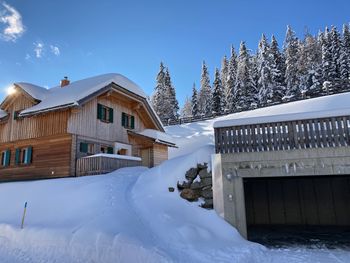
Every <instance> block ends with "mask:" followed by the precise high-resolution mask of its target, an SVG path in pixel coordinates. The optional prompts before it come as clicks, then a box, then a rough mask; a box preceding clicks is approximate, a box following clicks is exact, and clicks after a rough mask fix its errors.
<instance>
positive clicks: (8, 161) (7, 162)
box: [5, 150, 11, 166]
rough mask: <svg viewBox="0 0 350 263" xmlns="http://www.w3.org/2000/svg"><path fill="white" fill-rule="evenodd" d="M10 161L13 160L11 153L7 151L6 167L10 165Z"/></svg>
mask: <svg viewBox="0 0 350 263" xmlns="http://www.w3.org/2000/svg"><path fill="white" fill-rule="evenodd" d="M10 160H11V151H10V150H6V152H5V166H9V165H10Z"/></svg>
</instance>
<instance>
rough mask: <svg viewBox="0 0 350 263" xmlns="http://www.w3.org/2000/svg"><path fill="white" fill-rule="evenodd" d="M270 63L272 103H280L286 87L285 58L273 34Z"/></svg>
mask: <svg viewBox="0 0 350 263" xmlns="http://www.w3.org/2000/svg"><path fill="white" fill-rule="evenodd" d="M270 63H271V66H270V68H271V80H272V98H270V104H278V103H281V102H282V98H283V96H284V95H285V90H286V87H285V83H284V60H283V57H282V54H281V52H280V50H279V47H278V42H277V40H276V38H275V36H273V35H272V37H271V45H270Z"/></svg>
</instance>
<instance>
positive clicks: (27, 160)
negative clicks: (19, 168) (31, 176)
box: [26, 146, 33, 164]
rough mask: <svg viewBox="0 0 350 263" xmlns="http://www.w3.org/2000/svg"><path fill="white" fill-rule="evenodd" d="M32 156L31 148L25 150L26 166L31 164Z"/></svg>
mask: <svg viewBox="0 0 350 263" xmlns="http://www.w3.org/2000/svg"><path fill="white" fill-rule="evenodd" d="M32 155H33V147H32V146H29V147H28V148H27V158H26V164H30V163H32Z"/></svg>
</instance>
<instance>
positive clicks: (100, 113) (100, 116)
mask: <svg viewBox="0 0 350 263" xmlns="http://www.w3.org/2000/svg"><path fill="white" fill-rule="evenodd" d="M97 119H98V120H101V119H102V105H101V104H99V103H97Z"/></svg>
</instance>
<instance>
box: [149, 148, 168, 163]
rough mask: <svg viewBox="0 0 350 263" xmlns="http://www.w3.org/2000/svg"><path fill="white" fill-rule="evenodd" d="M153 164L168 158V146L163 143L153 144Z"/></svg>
mask: <svg viewBox="0 0 350 263" xmlns="http://www.w3.org/2000/svg"><path fill="white" fill-rule="evenodd" d="M152 156H153V165H154V166H157V165H160V164H161V163H162V162H164V161H166V160H168V147H167V146H165V145H160V144H154V145H153V149H152Z"/></svg>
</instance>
